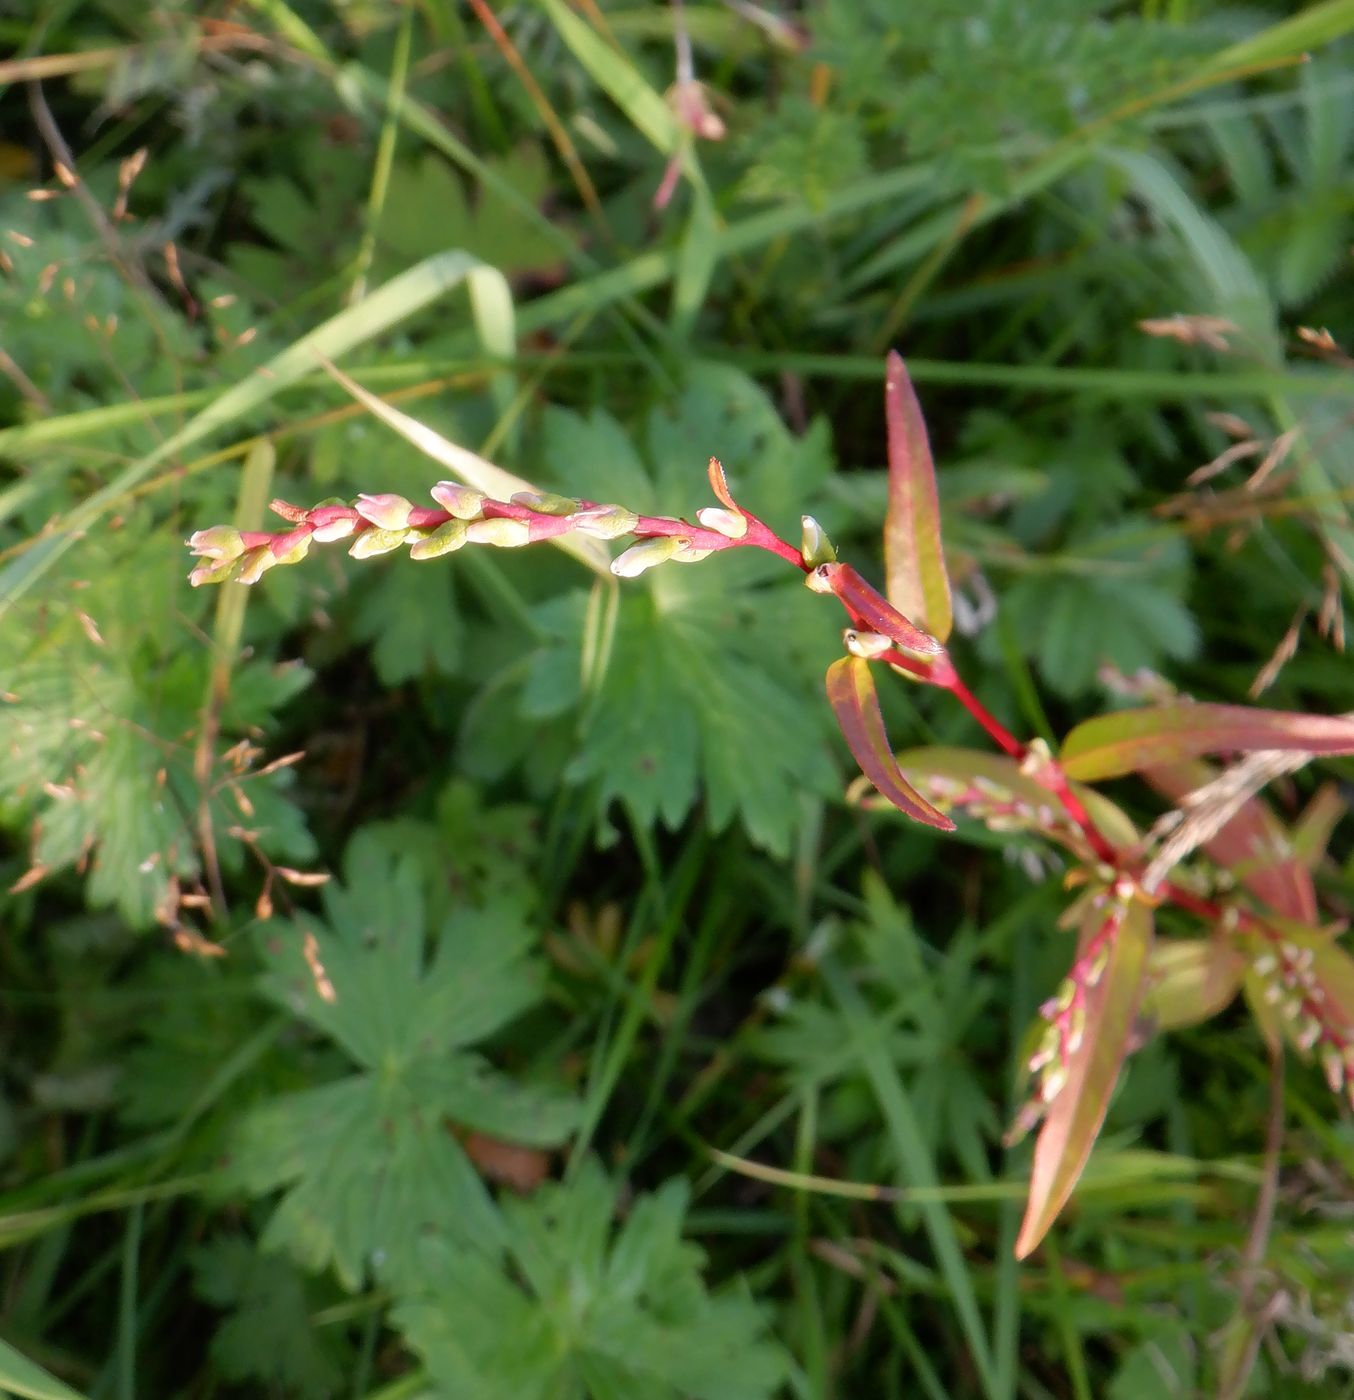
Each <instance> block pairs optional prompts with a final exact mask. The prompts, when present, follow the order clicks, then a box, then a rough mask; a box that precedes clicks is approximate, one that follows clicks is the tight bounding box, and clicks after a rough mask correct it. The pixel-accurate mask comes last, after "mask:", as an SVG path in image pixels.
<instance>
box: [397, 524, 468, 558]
mask: <svg viewBox="0 0 1354 1400" xmlns="http://www.w3.org/2000/svg"><path fill="white" fill-rule="evenodd" d="M467 528H468V527H467V525H466V522H465V521H464V520H448V521H447V523H446V524H445V525H439V526H438V527H437V529H436V530H434V531H433V532H432V533H431V534H428V535H424V536H423V537H422V538H421V539H417V540H415V541H414V542H413V544H412V545H410V546H409V557H410V558H411V559H438V558H440V557H441V556H442V555H444V554H450V553H451V552H452V550H454V549H460V547H461V546H462V545H463V544H464V543H465V534H466V529H467Z"/></svg>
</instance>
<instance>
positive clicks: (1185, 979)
mask: <svg viewBox="0 0 1354 1400" xmlns="http://www.w3.org/2000/svg"><path fill="white" fill-rule="evenodd" d="M1245 968H1246V959H1245V958H1244V957H1243V956H1242V955H1241V952H1240V951H1239V950H1238V949H1237V947H1236V945H1235V944H1234V943H1233V942H1232V941H1231V940H1230V939H1229V938H1226V937H1221V936H1219V937H1213V938H1172V939H1170V940H1169V941H1167V942H1162V943H1158V944H1156V945H1155V946H1154V947H1153V949H1152V955H1151V957H1150V958H1149V959H1148V961H1147V984H1146V987H1145V989H1144V991H1143V999H1142V1014H1143V1016H1144V1017H1145V1018H1147V1019H1148V1020H1150V1021H1151V1022H1152V1024H1153V1025H1154V1026H1155V1027H1156V1029H1157V1030H1159V1031H1173V1030H1179V1029H1180V1028H1181V1027H1182V1026H1197V1025H1198V1024H1199V1023H1200V1022H1201V1021H1207V1020H1208V1019H1209V1018H1210V1017H1213V1016H1216V1015H1217V1014H1218V1012H1219V1011H1221V1010H1222V1009H1223V1008H1224V1007H1225V1006H1227V1005H1228V1003H1229V1002H1230V1001H1231V1000H1232V998H1233V997H1234V996H1236V994H1237V989H1238V988H1239V987H1240V986H1241V978H1242V974H1243V973H1244V972H1245Z"/></svg>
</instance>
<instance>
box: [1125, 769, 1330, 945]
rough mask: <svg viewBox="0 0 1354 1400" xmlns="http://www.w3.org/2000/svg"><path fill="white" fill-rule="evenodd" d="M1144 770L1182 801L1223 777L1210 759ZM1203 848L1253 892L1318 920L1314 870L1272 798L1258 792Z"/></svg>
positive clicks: (1294, 914)
mask: <svg viewBox="0 0 1354 1400" xmlns="http://www.w3.org/2000/svg"><path fill="white" fill-rule="evenodd" d="M1141 772H1142V776H1143V777H1144V778H1145V779H1146V780H1147V782H1148V783H1150V784H1151V785H1152V787H1154V788H1155V789H1156V790H1157V791H1158V792H1160V793H1163V794H1164V795H1165V796H1166V797H1168V798H1170V799H1171V801H1173V802H1176V801H1179V799H1180V798H1182V797H1184V796H1185V795H1186V793H1190V792H1194V791H1195V790H1196V789H1198V788H1201V787H1203V786H1204V785H1205V784H1206V783H1208V782H1211V781H1212V780H1213V779H1214V778H1215V777H1217V771H1216V770H1215V769H1214V768H1212V767H1210V766H1209V765H1208V764H1207V763H1202V762H1199V763H1173V764H1157V765H1154V766H1152V767H1150V768H1143V769H1142V770H1141ZM1203 849H1204V850H1205V851H1207V852H1208V854H1209V855H1210V856H1211V857H1212V858H1213V859H1214V860H1215V861H1216V862H1217V863H1218V865H1220V866H1221V867H1222V868H1223V869H1224V870H1227V871H1229V872H1230V873H1231V874H1232V875H1234V876H1235V877H1236V878H1237V879H1238V880H1240V881H1241V883H1242V884H1243V885H1245V886H1246V888H1247V889H1248V890H1250V891H1251V893H1252V894H1254V895H1256V896H1257V897H1258V898H1260V899H1263V900H1264V901H1265V903H1266V904H1268V905H1269V906H1270V907H1271V908H1272V909H1274V910H1276V911H1277V912H1278V913H1280V914H1284V915H1286V916H1287V917H1288V918H1290V919H1297V920H1299V921H1300V922H1302V923H1313V922H1315V920H1316V917H1317V910H1316V890H1315V888H1314V886H1313V885H1312V877H1311V874H1310V872H1309V871H1308V870H1307V869H1306V867H1305V866H1304V865H1303V864H1302V862H1301V861H1300V860H1299V859H1298V858H1297V855H1296V853H1295V852H1294V850H1293V847H1292V843H1291V842H1290V839H1289V836H1288V833H1287V831H1285V829H1284V826H1283V823H1282V822H1280V821H1279V819H1278V818H1277V817H1276V816H1275V815H1274V813H1273V812H1272V811H1271V810H1270V807H1269V805H1268V803H1266V802H1264V801H1263V800H1262V799H1260V798H1258V797H1252V798H1251V799H1250V800H1249V801H1247V802H1246V803H1245V804H1244V805H1243V806H1242V807H1241V809H1240V810H1239V811H1238V812H1237V813H1236V815H1235V816H1234V817H1232V819H1231V820H1230V821H1228V822H1227V823H1226V824H1225V825H1224V826H1223V827H1222V828H1221V830H1219V831H1218V832H1217V833H1216V834H1214V835H1213V836H1211V837H1210V838H1209V839H1208V840H1207V841H1205V842H1204V844H1203Z"/></svg>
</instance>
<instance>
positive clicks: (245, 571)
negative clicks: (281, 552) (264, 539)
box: [233, 544, 277, 583]
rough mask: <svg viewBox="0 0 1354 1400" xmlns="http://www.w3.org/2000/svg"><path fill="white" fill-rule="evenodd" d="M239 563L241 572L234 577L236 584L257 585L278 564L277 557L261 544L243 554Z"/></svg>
mask: <svg viewBox="0 0 1354 1400" xmlns="http://www.w3.org/2000/svg"><path fill="white" fill-rule="evenodd" d="M237 562H238V564H239V569H240V571H239V573H237V574H234V575H233V578H234V580H235V582H236V583H257V582H258V581H259V580H260V579H261V578H262V577H263V576H264V574H266V573H267V572H268V570H269V569H271V568H272V567H273V565H274V564H276V563H277V556H276V555H275V554H274V553H273V551H272V550H271V549H269V548H268V546H267V545H266V544H261V545H256V546H255V547H254V548H253V549H251V550H249V551H247V552H246V553H244V554H242V555H241V556H240V558H239V560H238V561H237Z"/></svg>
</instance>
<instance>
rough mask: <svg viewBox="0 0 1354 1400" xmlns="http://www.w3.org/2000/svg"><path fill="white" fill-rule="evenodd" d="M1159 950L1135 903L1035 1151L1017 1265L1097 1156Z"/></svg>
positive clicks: (1093, 993) (1099, 914)
mask: <svg viewBox="0 0 1354 1400" xmlns="http://www.w3.org/2000/svg"><path fill="white" fill-rule="evenodd" d="M1104 917H1105V916H1104V911H1103V910H1097V911H1094V912H1093V913H1092V914H1091V915H1090V916H1089V919H1088V922H1087V924H1086V925H1084V926H1083V942H1084V941H1085V940H1086V939H1087V938H1089V937H1090V936H1091V934H1092V933H1093V932H1094V931H1095V930H1096V929H1097V928H1098V927H1099V926H1100V924H1101V923H1102V922H1103V920H1104ZM1151 947H1152V915H1151V911H1150V910H1149V909H1148V908H1147V906H1146V905H1144V904H1141V903H1138V902H1136V901H1135V902H1134V903H1133V904H1131V905H1130V906H1129V909H1128V911H1127V913H1126V914H1125V915H1124V920H1123V923H1122V924H1121V925H1120V927H1119V931H1118V933H1117V934H1116V935H1115V938H1114V942H1113V945H1112V946H1111V948H1110V952H1109V961H1108V963H1107V964H1106V966H1105V970H1104V972H1103V973H1102V974H1101V976H1100V980H1099V981H1098V982H1097V983H1096V984H1095V986H1093V987H1091V988H1089V989H1088V990H1087V992H1086V1003H1085V1013H1086V1029H1085V1034H1084V1036H1083V1038H1082V1041H1081V1044H1080V1046H1079V1047H1078V1048H1077V1049H1076V1051H1075V1052H1074V1053H1073V1054H1072V1055H1071V1056H1070V1057H1069V1062H1068V1075H1067V1082H1066V1083H1065V1084H1064V1085H1063V1087H1062V1089H1061V1090H1060V1092H1059V1093H1058V1095H1057V1097H1056V1098H1055V1099H1054V1100H1053V1102H1052V1103H1051V1104H1050V1105H1049V1108H1048V1114H1047V1116H1046V1117H1045V1119H1044V1124H1043V1127H1042V1128H1041V1129H1040V1131H1039V1140H1038V1142H1036V1143H1035V1146H1034V1166H1033V1169H1032V1170H1031V1172H1030V1195H1029V1200H1028V1203H1027V1204H1026V1207H1025V1219H1024V1220H1023V1221H1022V1222H1021V1225H1020V1235H1019V1237H1018V1238H1017V1239H1016V1247H1015V1253H1016V1258H1017V1259H1024V1258H1025V1257H1026V1256H1027V1255H1029V1254H1030V1253H1031V1252H1032V1251H1033V1250H1034V1249H1035V1247H1036V1246H1037V1245H1038V1244H1039V1242H1040V1240H1042V1239H1043V1238H1044V1236H1045V1235H1046V1234H1047V1233H1048V1230H1049V1227H1050V1226H1051V1225H1052V1224H1053V1222H1054V1220H1055V1219H1056V1218H1057V1216H1058V1212H1059V1211H1060V1210H1062V1208H1063V1206H1064V1205H1065V1204H1066V1203H1067V1198H1068V1197H1069V1196H1070V1195H1071V1194H1072V1188H1073V1187H1074V1186H1075V1185H1076V1184H1077V1178H1078V1177H1079V1176H1080V1175H1081V1173H1082V1170H1083V1169H1084V1168H1085V1166H1086V1159H1087V1158H1088V1157H1089V1156H1090V1155H1091V1146H1092V1144H1093V1143H1094V1142H1095V1139H1096V1136H1097V1134H1098V1133H1099V1132H1100V1125H1101V1124H1102V1123H1103V1122H1104V1121H1105V1112H1106V1110H1107V1109H1108V1108H1109V1102H1110V1094H1111V1093H1112V1092H1113V1091H1114V1085H1115V1082H1116V1081H1117V1080H1118V1078H1119V1070H1120V1068H1121V1067H1122V1065H1123V1062H1124V1057H1125V1055H1127V1053H1128V1041H1129V1034H1130V1032H1131V1031H1132V1029H1133V1020H1134V1017H1135V1016H1136V1015H1137V1012H1138V1003H1139V1001H1140V1000H1141V997H1142V989H1143V983H1144V980H1145V978H1144V974H1145V972H1146V970H1147V955H1148V953H1149V952H1150V951H1151Z"/></svg>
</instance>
